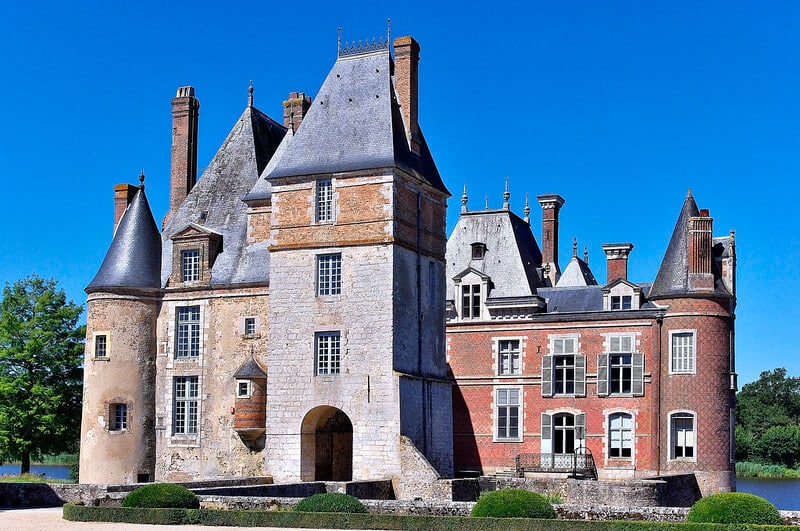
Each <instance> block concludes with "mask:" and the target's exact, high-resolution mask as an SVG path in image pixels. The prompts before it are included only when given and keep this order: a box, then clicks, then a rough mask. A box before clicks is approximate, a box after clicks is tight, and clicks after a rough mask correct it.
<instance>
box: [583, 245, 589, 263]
mask: <svg viewBox="0 0 800 531" xmlns="http://www.w3.org/2000/svg"><path fill="white" fill-rule="evenodd" d="M583 261H584V262H585V263H586V265H589V247H587V246H584V247H583Z"/></svg>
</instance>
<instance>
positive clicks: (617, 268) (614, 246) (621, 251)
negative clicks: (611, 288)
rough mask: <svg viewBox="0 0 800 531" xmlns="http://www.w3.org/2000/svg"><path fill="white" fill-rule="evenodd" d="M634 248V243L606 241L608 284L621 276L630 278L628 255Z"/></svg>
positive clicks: (604, 249) (626, 278) (604, 248)
mask: <svg viewBox="0 0 800 531" xmlns="http://www.w3.org/2000/svg"><path fill="white" fill-rule="evenodd" d="M632 249H633V244H632V243H604V244H603V251H604V252H605V253H606V284H608V283H610V282H611V281H612V280H616V279H618V278H621V279H622V280H628V255H630V253H631V250H632Z"/></svg>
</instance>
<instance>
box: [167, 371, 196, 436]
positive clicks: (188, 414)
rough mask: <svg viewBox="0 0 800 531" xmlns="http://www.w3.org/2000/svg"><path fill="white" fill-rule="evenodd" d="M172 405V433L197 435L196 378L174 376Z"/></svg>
mask: <svg viewBox="0 0 800 531" xmlns="http://www.w3.org/2000/svg"><path fill="white" fill-rule="evenodd" d="M172 396H173V397H174V405H173V412H172V433H173V434H174V435H192V434H195V433H197V414H198V405H199V398H200V385H199V381H198V377H197V376H176V377H175V379H174V380H173V391H172Z"/></svg>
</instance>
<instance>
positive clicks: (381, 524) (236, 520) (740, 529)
mask: <svg viewBox="0 0 800 531" xmlns="http://www.w3.org/2000/svg"><path fill="white" fill-rule="evenodd" d="M63 515H64V519H65V520H70V521H74V522H125V523H133V524H160V525H184V524H192V525H208V526H212V525H213V526H238V527H299V528H316V529H390V530H394V529H406V530H418V531H426V530H430V531H571V530H573V529H574V530H577V531H655V530H659V531H660V530H666V531H670V530H671V531H681V530H682V531H717V530H719V531H723V530H725V531H750V530H756V529H758V530H765V531H766V530H776V531H780V530H781V529H786V528H785V527H778V526H756V525H748V524H740V525H723V524H702V523H695V524H682V523H667V522H633V521H630V522H620V521H615V522H612V521H597V520H539V519H528V518H471V517H459V516H417V515H390V514H345V513H295V512H289V511H252V510H218V509H200V510H198V509H140V508H131V507H123V508H120V507H94V506H85V505H75V504H71V503H68V504H66V505H64V509H63Z"/></svg>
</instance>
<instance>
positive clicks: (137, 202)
mask: <svg viewBox="0 0 800 531" xmlns="http://www.w3.org/2000/svg"><path fill="white" fill-rule="evenodd" d="M160 270H161V235H160V234H159V231H158V226H157V225H156V222H155V220H154V219H153V213H152V211H151V210H150V205H149V203H148V202H147V196H145V193H144V184H142V185H141V186H140V187H139V191H138V192H136V195H135V196H134V197H133V199H132V200H131V202H130V204H129V205H128V207H127V208H126V209H125V212H124V213H123V214H122V217H121V218H120V220H119V224H118V225H117V230H116V231H115V232H114V238H113V240H112V241H111V246H110V247H109V249H108V252H107V253H106V256H105V258H104V259H103V263H102V265H101V266H100V269H99V271H98V272H97V274H96V275H95V277H94V278H93V279H92V281H91V282H90V283H89V285H88V286H87V287H86V292H87V293H93V292H95V291H102V290H104V289H113V288H149V289H158V288H159V287H160Z"/></svg>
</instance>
